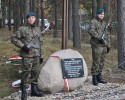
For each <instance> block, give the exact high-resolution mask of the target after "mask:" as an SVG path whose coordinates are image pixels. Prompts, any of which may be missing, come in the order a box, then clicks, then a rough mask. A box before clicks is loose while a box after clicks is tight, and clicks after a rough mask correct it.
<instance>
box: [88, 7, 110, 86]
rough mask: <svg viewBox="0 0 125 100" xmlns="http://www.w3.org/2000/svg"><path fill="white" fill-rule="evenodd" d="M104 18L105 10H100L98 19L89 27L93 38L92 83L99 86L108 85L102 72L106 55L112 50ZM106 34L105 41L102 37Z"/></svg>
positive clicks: (91, 41)
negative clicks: (99, 84) (101, 84)
mask: <svg viewBox="0 0 125 100" xmlns="http://www.w3.org/2000/svg"><path fill="white" fill-rule="evenodd" d="M103 18H104V9H98V10H97V11H96V17H95V18H94V19H92V21H91V23H90V27H89V31H88V32H89V34H90V36H91V39H90V44H91V48H92V58H93V63H92V68H91V74H92V82H93V85H98V83H103V84H105V83H107V82H106V81H105V80H104V79H102V75H101V74H102V70H103V67H104V61H105V55H106V54H107V53H108V52H109V50H110V37H109V33H108V31H107V29H106V25H107V24H106V22H105V21H104V20H103ZM104 32H105V33H106V34H105V39H102V36H103V35H104Z"/></svg>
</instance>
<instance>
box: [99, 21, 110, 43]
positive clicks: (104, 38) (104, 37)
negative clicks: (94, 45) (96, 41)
mask: <svg viewBox="0 0 125 100" xmlns="http://www.w3.org/2000/svg"><path fill="white" fill-rule="evenodd" d="M110 23H111V19H110V20H109V22H108V24H107V25H106V26H105V28H104V31H103V34H102V37H101V39H102V40H103V41H104V44H106V42H107V40H106V39H107V35H108V27H109V25H110Z"/></svg>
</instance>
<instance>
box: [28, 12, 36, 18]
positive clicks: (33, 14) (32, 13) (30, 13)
mask: <svg viewBox="0 0 125 100" xmlns="http://www.w3.org/2000/svg"><path fill="white" fill-rule="evenodd" d="M30 16H36V13H35V12H29V13H28V14H27V15H26V18H29V17H30Z"/></svg>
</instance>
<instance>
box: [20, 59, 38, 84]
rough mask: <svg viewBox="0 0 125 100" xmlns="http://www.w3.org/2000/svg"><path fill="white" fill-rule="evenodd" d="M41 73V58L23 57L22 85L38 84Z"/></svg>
mask: <svg viewBox="0 0 125 100" xmlns="http://www.w3.org/2000/svg"><path fill="white" fill-rule="evenodd" d="M39 71H40V57H32V58H31V57H30V58H28V57H22V74H21V83H22V84H23V85H26V86H28V85H29V84H30V83H32V82H33V83H37V78H38V75H39Z"/></svg>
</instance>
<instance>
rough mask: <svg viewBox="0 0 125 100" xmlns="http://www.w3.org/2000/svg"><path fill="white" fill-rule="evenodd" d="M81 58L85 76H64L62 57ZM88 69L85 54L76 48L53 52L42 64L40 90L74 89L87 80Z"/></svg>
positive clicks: (49, 91) (50, 91)
mask: <svg viewBox="0 0 125 100" xmlns="http://www.w3.org/2000/svg"><path fill="white" fill-rule="evenodd" d="M70 58H80V59H82V60H83V69H82V70H83V72H84V76H83V77H75V78H68V79H64V78H63V73H62V65H61V59H70ZM87 77H88V69H87V65H86V62H85V60H84V58H83V56H82V55H81V54H80V53H79V52H78V51H76V50H72V49H66V50H60V51H57V52H55V53H53V54H52V55H51V56H50V57H49V58H48V60H47V62H46V63H45V64H44V65H43V66H42V69H41V70H40V74H39V78H38V87H39V89H40V90H42V91H45V92H48V93H56V92H61V91H73V90H75V89H76V88H77V87H79V86H82V85H83V83H84V82H85V81H86V80H87Z"/></svg>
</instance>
